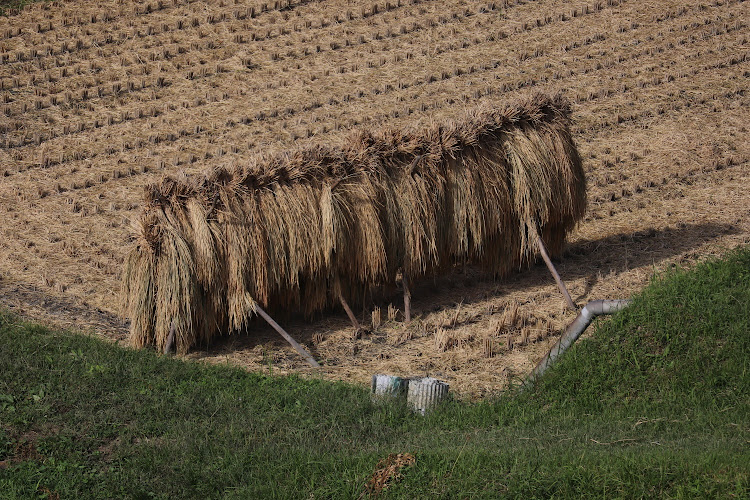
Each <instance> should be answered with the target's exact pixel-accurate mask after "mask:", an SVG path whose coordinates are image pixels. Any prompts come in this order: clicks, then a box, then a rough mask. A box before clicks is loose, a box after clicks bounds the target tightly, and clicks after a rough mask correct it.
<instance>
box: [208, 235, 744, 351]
mask: <svg viewBox="0 0 750 500" xmlns="http://www.w3.org/2000/svg"><path fill="white" fill-rule="evenodd" d="M736 232H737V230H736V229H735V228H734V227H733V226H731V225H729V224H716V223H699V224H680V225H679V226H678V227H666V228H663V229H646V230H641V231H637V232H634V233H621V234H616V235H613V236H608V237H606V238H601V239H593V240H579V241H576V242H574V243H572V244H570V245H569V247H568V248H567V250H566V251H565V252H564V253H563V255H562V257H561V258H559V259H556V260H555V266H556V267H557V270H558V271H559V273H560V275H561V277H562V278H563V280H564V281H566V282H568V281H573V280H576V279H579V278H587V280H586V281H585V288H584V291H583V293H577V294H576V295H577V296H574V300H577V301H579V302H580V301H581V300H583V298H584V297H586V296H587V295H588V293H589V292H590V291H591V289H592V288H593V287H594V286H595V285H596V284H597V282H598V280H599V279H600V278H599V277H600V276H606V275H611V274H613V273H614V274H620V273H623V272H626V271H629V270H632V269H636V268H641V267H643V266H652V265H657V264H659V263H660V262H662V261H663V260H665V259H669V258H672V257H675V256H677V255H681V254H684V253H686V252H690V251H691V250H693V249H695V248H698V247H699V246H701V245H703V244H704V243H707V242H709V241H711V240H714V239H716V238H717V237H719V236H722V235H730V234H735V233H736ZM549 285H554V281H553V279H552V277H551V276H550V274H549V271H548V270H547V268H546V267H545V265H544V264H543V263H542V262H541V259H540V260H539V262H537V263H536V264H535V265H532V266H531V267H530V268H528V269H525V270H520V271H518V272H514V273H512V274H510V275H509V276H506V277H504V278H501V279H493V278H492V277H489V276H487V275H486V274H485V273H483V272H482V271H481V269H477V268H475V267H472V266H465V267H458V268H456V270H455V271H454V272H452V273H450V274H448V275H445V276H438V277H435V278H434V279H429V280H423V281H421V282H419V283H417V284H416V285H415V286H414V287H413V290H412V308H413V314H414V315H415V316H417V317H418V316H420V315H425V314H428V313H430V312H433V311H439V310H443V309H447V308H453V307H455V306H456V305H457V304H463V305H465V306H471V305H472V304H477V303H480V302H482V301H487V300H488V299H492V298H500V297H502V296H504V295H509V294H511V293H518V292H521V293H523V292H524V291H528V292H529V293H531V292H532V291H533V290H534V289H538V288H539V287H545V286H549ZM402 300H403V299H402V296H401V294H400V293H393V294H390V295H388V296H386V297H385V298H382V299H379V300H376V301H374V302H371V301H368V303H367V304H366V307H365V308H363V307H362V305H361V304H359V305H357V306H356V307H353V309H354V311H355V313H356V314H357V316H358V317H359V319H360V321H362V323H363V324H365V325H366V324H369V322H370V318H369V311H371V310H372V309H373V307H374V306H379V307H380V308H381V310H382V314H383V317H384V318H385V315H386V310H387V307H388V304H389V303H391V304H393V305H394V307H397V308H401V307H402V305H403V302H402ZM275 318H276V320H277V321H279V322H280V323H281V324H282V326H283V327H284V328H286V329H287V330H288V331H289V333H290V334H291V335H292V336H293V337H294V338H295V339H296V340H297V341H299V342H301V343H303V344H306V345H308V346H312V345H313V344H314V342H313V336H314V335H315V334H316V333H317V332H325V331H333V330H345V329H347V328H349V329H350V328H351V323H349V321H348V319H347V317H346V315H345V314H344V312H343V310H341V309H340V308H336V309H332V310H328V311H325V312H323V313H318V314H316V316H315V317H314V318H312V319H305V318H304V317H302V316H301V315H299V314H295V313H291V314H286V315H285V314H283V313H279V312H276V313H275ZM269 342H272V343H274V344H276V343H278V344H279V345H284V341H283V339H281V338H280V337H279V336H278V334H277V333H275V332H274V331H273V330H272V329H271V328H270V327H268V326H267V325H265V324H264V323H262V322H261V321H259V320H254V321H253V322H252V324H251V325H250V327H249V328H248V331H247V332H246V333H245V334H242V335H232V336H228V337H225V338H222V339H217V341H216V342H215V344H214V345H212V346H209V347H208V351H207V352H205V354H206V355H212V354H218V353H227V352H231V351H233V350H235V349H253V348H254V347H256V346H259V345H265V344H267V343H269ZM313 352H314V349H313Z"/></svg>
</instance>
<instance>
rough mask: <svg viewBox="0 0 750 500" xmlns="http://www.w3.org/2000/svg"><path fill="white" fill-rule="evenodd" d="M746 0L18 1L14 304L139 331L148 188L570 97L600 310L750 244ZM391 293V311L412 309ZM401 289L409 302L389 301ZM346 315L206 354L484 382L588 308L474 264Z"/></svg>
mask: <svg viewBox="0 0 750 500" xmlns="http://www.w3.org/2000/svg"><path fill="white" fill-rule="evenodd" d="M749 18H750V16H748V9H747V5H746V3H745V2H743V1H737V0H735V1H730V0H716V1H711V2H705V3H696V2H689V1H663V2H636V1H633V0H608V1H590V2H584V1H580V2H572V3H571V2H568V1H562V0H539V1H534V2H529V1H505V2H480V1H461V2H448V1H446V0H436V1H427V0H422V1H414V0H412V1H401V0H393V1H390V2H372V1H368V2H360V1H355V0H351V1H344V0H337V1H329V2H316V1H281V2H278V1H277V2H254V1H244V0H232V1H227V0H212V1H208V2H196V1H189V0H172V1H164V0H162V1H141V2H130V1H126V0H115V1H113V0H104V1H97V2H93V1H85V0H84V1H75V2H73V1H71V2H59V1H57V2H51V3H44V4H36V5H34V6H31V7H29V8H27V9H25V10H23V11H21V12H18V13H12V14H11V15H10V16H8V17H4V18H0V304H2V305H3V306H4V307H8V308H10V309H12V310H14V311H17V312H18V313H20V314H22V315H24V316H26V317H29V318H33V319H37V320H41V321H46V322H50V323H53V324H55V325H61V326H64V327H68V328H72V329H76V330H83V331H88V332H92V333H95V334H97V335H102V336H104V337H106V338H110V339H113V340H114V341H117V342H120V343H123V344H126V343H127V331H128V325H127V321H126V319H125V318H121V317H120V316H119V312H120V306H119V304H120V300H119V289H120V276H119V275H120V271H121V268H122V263H123V259H124V256H125V255H126V253H127V250H128V246H129V244H130V241H131V234H132V232H131V227H130V222H131V221H132V220H134V219H135V218H136V217H137V216H138V212H139V207H140V203H141V199H142V189H143V186H145V185H147V184H149V183H151V182H154V181H156V180H157V179H159V178H160V177H161V176H162V175H165V174H169V175H175V174H178V173H180V172H184V173H187V174H198V173H200V172H201V171H203V170H204V169H206V168H210V167H213V166H217V165H222V164H226V163H241V162H243V161H247V159H248V158H250V157H252V156H253V155H255V154H258V153H259V152H267V151H269V150H282V149H284V148H287V147H289V146H290V145H292V144H308V143H322V142H326V143H332V142H333V143H335V142H337V141H339V140H340V139H341V138H342V137H344V136H345V135H347V134H349V133H351V131H352V130H353V129H357V128H362V127H373V126H379V125H381V124H384V123H387V124H388V125H389V126H419V125H420V124H424V123H427V122H431V121H434V120H445V119H448V118H450V117H452V116H454V115H456V114H457V113H459V112H460V111H462V110H463V109H464V108H467V107H470V106H472V105H474V104H476V103H478V102H481V101H484V100H492V101H499V100H503V99H513V98H515V97H516V96H517V95H519V94H523V93H526V92H531V91H539V90H542V91H550V92H555V91H562V92H563V93H564V95H566V96H567V97H568V98H569V99H570V100H571V101H572V103H573V120H574V135H575V138H576V141H577V144H578V146H579V149H580V151H581V153H582V156H583V158H584V164H585V168H586V172H587V177H588V196H589V208H588V212H587V215H586V218H585V220H584V221H583V222H582V223H581V224H580V226H579V227H578V228H577V229H576V230H575V231H574V233H573V234H572V235H571V237H570V244H569V247H568V249H567V251H566V252H565V254H564V255H563V257H562V258H561V259H560V260H559V261H558V262H557V263H556V265H557V266H558V270H559V271H560V274H561V275H562V277H563V279H564V280H565V281H566V283H567V285H568V287H569V288H570V290H571V293H572V295H573V297H574V299H575V301H576V303H577V304H578V305H583V304H584V303H586V302H587V301H589V300H594V299H600V298H625V297H628V296H630V295H631V294H633V293H636V292H637V291H638V290H640V289H641V288H642V287H643V286H645V285H646V284H647V283H648V282H649V280H650V279H651V277H652V276H653V274H654V272H659V271H663V270H664V269H667V268H669V267H670V266H673V265H686V266H690V265H693V264H694V263H695V262H698V261H700V260H702V259H705V258H707V257H710V256H713V255H719V254H722V253H724V252H725V251H726V250H727V249H730V248H733V247H736V246H738V245H747V244H748V243H749V242H750V189H748V186H750V166H748V157H749V155H750V147H749V146H748V144H749V141H748V129H747V127H748V126H750V124H749V122H748V118H747V117H748V116H750V113H749V112H748V111H749V108H750V101H749V100H748V99H749V97H748V95H747V88H748V81H749V77H750V65H749V63H748V52H749V49H750V45H749V44H748V35H750V29H748V19H749ZM389 303H390V304H389ZM389 305H390V307H391V308H393V309H399V311H395V310H392V311H391V314H390V315H389ZM413 306H414V310H415V311H414V312H415V315H416V320H415V321H413V322H412V323H411V324H410V325H409V326H405V325H404V324H403V322H402V321H401V312H400V310H402V309H403V305H402V303H401V298H400V297H399V296H393V297H391V298H390V299H388V300H385V301H381V302H378V303H377V304H368V307H367V308H366V309H365V310H364V311H358V313H359V314H361V316H362V319H363V322H364V323H365V324H367V325H370V324H371V319H372V313H373V310H374V308H375V307H379V308H380V316H381V324H380V325H379V326H378V327H376V328H371V329H370V331H369V332H368V333H365V334H363V335H362V336H361V338H356V339H355V338H352V329H351V326H350V324H349V323H348V320H347V319H346V316H345V314H344V313H343V311H340V310H333V311H328V312H326V313H325V314H322V315H319V316H318V317H316V318H314V319H313V320H304V319H302V318H301V317H299V316H297V315H295V314H294V313H290V315H289V317H285V318H278V319H279V321H280V322H281V323H282V324H283V325H284V326H285V327H286V328H287V330H288V331H289V332H290V333H291V334H292V335H293V336H294V337H295V338H296V339H297V340H298V341H300V342H301V343H302V344H304V345H305V346H306V347H308V348H309V349H310V351H311V352H312V353H313V355H314V356H315V357H316V358H317V359H319V360H321V361H322V362H324V368H323V369H322V370H319V371H313V370H311V369H310V368H308V367H306V365H305V363H304V360H302V359H300V358H299V357H298V356H297V354H296V353H295V352H294V351H293V350H291V348H289V347H288V346H287V345H285V343H284V341H283V340H282V339H280V338H279V337H278V336H277V335H276V334H275V333H274V332H273V331H272V330H270V329H269V328H267V327H265V326H263V325H261V324H259V323H258V322H255V324H254V325H253V326H252V327H251V329H250V331H248V332H243V333H241V334H235V335H230V336H227V337H225V338H223V339H222V340H220V341H219V342H217V343H216V344H214V345H211V346H206V347H205V348H204V349H200V350H195V351H193V352H191V353H190V354H189V355H188V358H191V359H202V360H206V361H209V362H217V363H232V364H239V365H242V366H246V367H248V368H249V369H253V370H265V371H272V372H273V373H289V372H296V373H303V374H306V376H314V377H323V378H326V379H332V380H338V379H341V380H347V381H353V382H358V383H369V380H370V377H371V376H372V374H374V373H389V374H397V375H403V376H416V375H432V376H435V377H438V378H441V379H443V380H446V381H448V382H449V383H450V384H451V387H452V390H453V391H455V392H456V393H458V394H460V395H462V396H465V397H469V398H477V397H482V396H484V395H487V394H489V393H492V392H496V391H498V390H500V389H502V388H503V387H504V386H505V385H506V384H507V383H508V381H509V380H513V379H517V378H520V377H523V376H524V375H525V374H526V373H528V372H529V370H530V369H531V368H532V367H533V365H534V363H535V361H536V360H538V359H539V358H541V356H542V355H543V354H544V352H545V351H546V350H547V349H548V348H549V347H550V346H551V344H552V343H553V342H554V341H555V340H556V339H557V338H559V334H560V331H561V330H562V329H563V328H564V327H565V325H566V324H568V323H569V322H570V321H571V320H572V319H573V318H574V315H575V314H574V313H572V312H570V311H566V310H565V309H564V302H563V299H562V297H561V296H560V294H559V293H558V292H557V289H556V287H555V285H554V282H553V280H552V278H551V276H550V275H549V273H548V272H547V270H546V268H545V267H544V265H543V264H538V265H536V266H535V267H533V268H531V269H529V270H524V271H521V272H518V273H516V274H514V275H512V276H510V277H508V278H506V279H504V280H502V281H494V280H491V279H488V278H486V277H484V276H482V275H481V273H478V272H477V271H476V270H474V269H471V268H464V269H456V271H455V272H454V273H453V274H451V275H450V276H443V277H437V278H435V279H434V280H432V281H429V282H423V283H420V284H418V285H417V287H416V289H415V290H414V291H413Z"/></svg>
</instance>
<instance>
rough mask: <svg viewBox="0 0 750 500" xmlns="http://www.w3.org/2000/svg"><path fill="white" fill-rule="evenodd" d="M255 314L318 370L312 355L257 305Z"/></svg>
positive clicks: (318, 366)
mask: <svg viewBox="0 0 750 500" xmlns="http://www.w3.org/2000/svg"><path fill="white" fill-rule="evenodd" d="M255 312H256V313H258V315H259V316H260V317H261V318H263V319H264V320H266V322H267V323H268V324H269V325H271V326H272V327H273V329H274V330H276V331H277V332H279V335H281V336H282V337H284V338H285V339H286V341H287V342H289V343H290V344H291V345H292V347H294V350H295V351H297V352H298V353H300V355H301V356H302V357H303V358H305V359H306V360H307V362H308V363H310V365H312V367H313V368H320V365H319V364H318V362H317V361H315V358H313V357H312V355H311V354H310V353H309V352H307V351H306V350H305V348H304V347H302V346H301V345H299V343H297V341H296V340H294V339H293V338H292V337H291V336H290V335H289V334H288V333H286V331H284V329H283V328H281V327H280V326H279V324H278V323H276V322H275V321H274V320H273V318H272V317H271V316H269V315H268V313H266V311H264V310H263V309H262V308H261V307H260V306H259V305H258V304H255Z"/></svg>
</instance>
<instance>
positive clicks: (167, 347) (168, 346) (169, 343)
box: [164, 320, 175, 354]
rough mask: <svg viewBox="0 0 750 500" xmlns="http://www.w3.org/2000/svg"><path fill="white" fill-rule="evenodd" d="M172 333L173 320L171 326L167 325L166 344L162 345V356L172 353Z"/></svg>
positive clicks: (173, 328)
mask: <svg viewBox="0 0 750 500" xmlns="http://www.w3.org/2000/svg"><path fill="white" fill-rule="evenodd" d="M174 332H175V326H174V320H172V324H171V325H169V335H168V336H167V343H166V344H165V345H164V354H169V353H170V352H172V351H174V335H175V333H174Z"/></svg>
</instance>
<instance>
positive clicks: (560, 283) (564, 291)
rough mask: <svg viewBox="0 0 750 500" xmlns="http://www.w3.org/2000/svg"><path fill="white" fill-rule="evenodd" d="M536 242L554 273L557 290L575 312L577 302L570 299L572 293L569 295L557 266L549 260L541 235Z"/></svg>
mask: <svg viewBox="0 0 750 500" xmlns="http://www.w3.org/2000/svg"><path fill="white" fill-rule="evenodd" d="M536 241H537V245H538V246H539V253H540V254H542V259H544V263H545V264H547V269H549V272H550V273H552V277H553V278H555V282H557V288H559V289H560V293H562V294H563V297H565V301H566V302H567V303H568V307H569V308H570V309H571V310H572V311H575V310H576V309H578V308H577V307H576V305H575V302H573V299H572V298H571V297H570V293H568V289H567V288H566V287H565V283H563V280H562V279H560V275H559V274H557V270H556V269H555V266H554V265H552V261H551V260H550V258H549V255H547V249H546V248H545V247H544V243H543V242H542V238H541V237H540V236H539V234H537V235H536Z"/></svg>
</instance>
